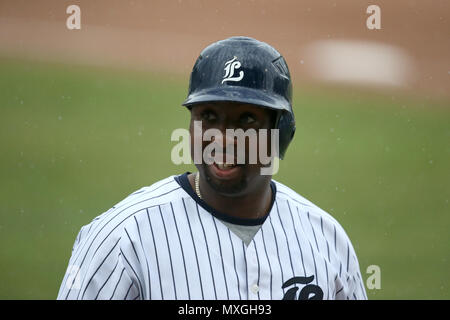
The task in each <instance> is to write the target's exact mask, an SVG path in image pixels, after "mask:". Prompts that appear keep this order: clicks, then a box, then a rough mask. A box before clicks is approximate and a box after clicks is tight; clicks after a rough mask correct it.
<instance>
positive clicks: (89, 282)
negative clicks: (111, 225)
mask: <svg viewBox="0 0 450 320" xmlns="http://www.w3.org/2000/svg"><path fill="white" fill-rule="evenodd" d="M119 241H120V238H119V239H118V240H117V241H116V243H115V244H114V246H113V247H112V248H111V250H109V252H108V254H107V255H106V257H105V258H104V259H103V261H102V262H101V263H100V265H99V266H98V267H97V269H96V270H95V272H94V274H93V275H92V277H91V278H90V279H89V281H88V283H87V285H86V287H85V288H84V291H83V294H82V295H81V297H82V298H83V296H84V294H85V292H86V290H87V288H88V287H89V285H90V284H91V281H92V279H94V277H95V275H96V274H97V272H98V270H100V268H101V267H102V265H103V263H105V261H106V259H107V258H108V257H109V255H110V254H111V252H113V250H114V249H115V247H116V246H117V244H118V243H119ZM74 281H75V279H74ZM72 284H73V282H72ZM67 295H69V294H67Z"/></svg>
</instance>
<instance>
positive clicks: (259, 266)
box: [252, 240, 261, 300]
mask: <svg viewBox="0 0 450 320" xmlns="http://www.w3.org/2000/svg"><path fill="white" fill-rule="evenodd" d="M252 241H253V245H254V247H255V253H256V262H257V263H258V281H257V283H258V285H260V283H259V281H260V273H261V264H260V263H259V256H258V249H257V248H256V243H255V242H254V240H252ZM258 300H261V297H260V296H259V290H258Z"/></svg>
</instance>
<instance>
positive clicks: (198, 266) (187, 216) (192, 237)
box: [181, 199, 205, 299]
mask: <svg viewBox="0 0 450 320" xmlns="http://www.w3.org/2000/svg"><path fill="white" fill-rule="evenodd" d="M181 200H182V201H183V207H184V212H186V219H187V221H188V226H189V232H190V234H191V239H192V246H193V247H194V253H195V261H196V262H197V270H198V277H199V279H200V289H201V292H202V299H204V298H205V296H204V294H203V283H202V274H201V272H200V265H199V263H198V255H197V248H196V246H195V241H194V236H193V234H192V228H191V221H190V219H189V215H188V213H187V210H186V204H185V203H184V199H181Z"/></svg>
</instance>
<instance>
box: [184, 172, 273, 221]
mask: <svg viewBox="0 0 450 320" xmlns="http://www.w3.org/2000/svg"><path fill="white" fill-rule="evenodd" d="M195 175H196V174H190V175H189V176H188V179H189V182H190V184H191V187H192V188H193V190H194V191H195ZM270 181H271V179H270V177H268V179H266V180H264V181H263V182H262V183H259V184H258V186H257V187H255V188H253V190H251V191H250V192H248V193H246V194H245V195H242V196H233V197H231V196H226V195H222V194H219V193H217V192H215V191H214V190H212V189H211V187H209V185H208V183H207V181H206V180H204V178H203V177H202V176H200V180H199V182H200V190H201V198H202V200H203V201H205V202H206V203H207V204H208V205H209V206H211V207H212V208H214V209H216V210H217V211H219V212H222V213H225V214H228V215H230V216H233V217H237V218H244V219H258V218H262V217H264V216H265V215H267V214H268V213H269V210H270V208H271V205H272V188H271V187H270Z"/></svg>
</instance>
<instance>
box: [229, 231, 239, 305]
mask: <svg viewBox="0 0 450 320" xmlns="http://www.w3.org/2000/svg"><path fill="white" fill-rule="evenodd" d="M228 237H229V238H230V245H231V251H232V252H233V265H234V272H235V273H236V280H237V289H238V293H239V299H242V297H241V289H240V288H241V286H240V284H239V276H238V272H237V269H236V256H235V254H234V245H233V240H232V239H231V231H230V229H228Z"/></svg>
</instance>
